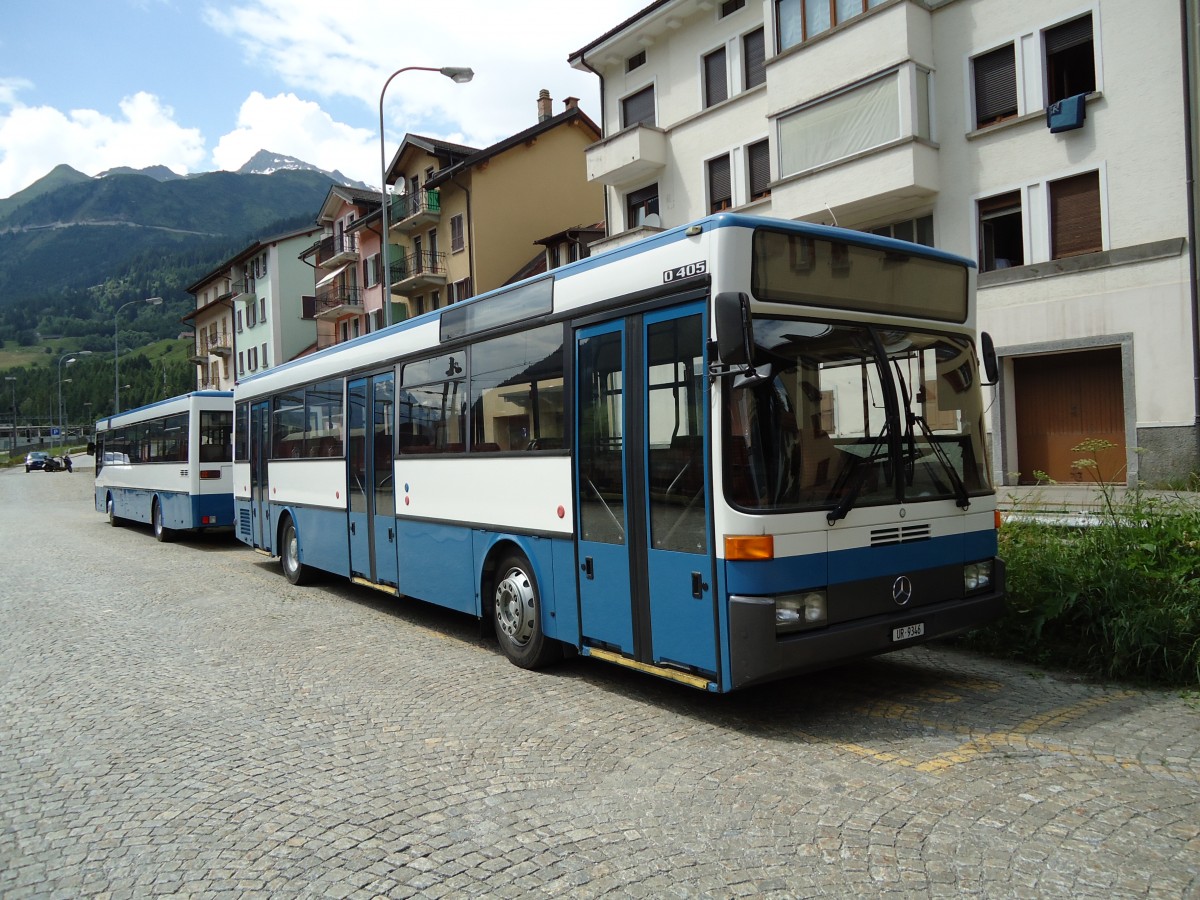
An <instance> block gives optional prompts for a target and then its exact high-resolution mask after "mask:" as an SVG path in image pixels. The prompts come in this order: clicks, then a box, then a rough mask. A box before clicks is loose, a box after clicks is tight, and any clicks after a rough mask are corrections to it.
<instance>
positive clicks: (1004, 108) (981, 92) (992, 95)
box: [971, 44, 1017, 128]
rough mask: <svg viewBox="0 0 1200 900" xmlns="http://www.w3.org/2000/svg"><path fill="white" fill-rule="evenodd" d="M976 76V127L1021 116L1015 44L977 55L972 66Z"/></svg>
mask: <svg viewBox="0 0 1200 900" xmlns="http://www.w3.org/2000/svg"><path fill="white" fill-rule="evenodd" d="M971 67H972V71H973V72H974V75H975V127H976V128H983V127H985V126H987V125H994V124H996V123H997V122H1003V121H1004V120H1005V119H1010V118H1012V117H1013V116H1015V115H1016V114H1017V61H1016V54H1015V51H1014V50H1013V45H1012V44H1005V45H1004V46H1003V47H1000V48H999V49H997V50H993V51H991V52H990V53H984V54H983V55H982V56H977V57H975V59H974V60H973V61H972V63H971Z"/></svg>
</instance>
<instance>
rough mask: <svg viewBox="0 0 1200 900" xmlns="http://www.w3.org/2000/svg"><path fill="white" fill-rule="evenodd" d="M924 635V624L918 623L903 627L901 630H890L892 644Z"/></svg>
mask: <svg viewBox="0 0 1200 900" xmlns="http://www.w3.org/2000/svg"><path fill="white" fill-rule="evenodd" d="M924 634H925V623H924V622H918V623H917V624H916V625H905V626H903V627H901V628H893V629H892V642H893V643H895V642H896V641H908V640H912V639H913V638H918V637H921V636H922V635H924Z"/></svg>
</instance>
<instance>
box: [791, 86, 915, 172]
mask: <svg viewBox="0 0 1200 900" xmlns="http://www.w3.org/2000/svg"><path fill="white" fill-rule="evenodd" d="M899 86H900V78H899V72H898V71H892V72H890V73H888V74H886V75H884V76H882V77H880V78H877V79H875V80H874V81H870V82H867V83H866V84H864V85H861V86H859V87H857V88H854V89H853V90H849V91H845V92H843V93H840V94H835V95H834V96H832V97H829V98H827V99H824V100H820V101H818V102H816V103H813V104H810V105H808V106H805V107H803V108H801V109H799V110H797V111H796V112H794V113H790V114H789V115H787V116H784V117H782V118H781V119H780V120H779V168H780V170H779V175H780V177H781V178H785V177H787V176H788V175H795V174H796V173H797V172H805V171H808V170H809V169H815V168H817V167H818V166H823V165H826V164H828V163H832V162H836V161H837V160H839V159H844V158H846V157H848V156H853V155H855V154H857V153H862V152H864V151H867V150H870V149H872V148H874V147H879V146H882V145H883V144H886V143H888V142H890V141H894V140H896V139H898V138H900V137H901V132H900V87H899ZM914 124H915V123H914Z"/></svg>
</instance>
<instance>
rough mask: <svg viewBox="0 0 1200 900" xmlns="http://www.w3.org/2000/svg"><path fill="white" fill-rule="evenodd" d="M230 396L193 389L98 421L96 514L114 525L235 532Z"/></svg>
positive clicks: (166, 536) (165, 531) (167, 531)
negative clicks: (102, 514) (124, 523)
mask: <svg viewBox="0 0 1200 900" xmlns="http://www.w3.org/2000/svg"><path fill="white" fill-rule="evenodd" d="M232 431H233V394H232V393H230V392H229V391H195V392H193V393H190V394H183V395H182V396H179V397H172V398H171V399H170V400H163V401H160V402H158V403H151V404H149V405H148V406H142V407H139V408H138V409H131V410H128V411H127V412H123V413H120V414H118V415H115V416H110V417H109V418H107V419H101V420H100V421H99V422H97V423H96V445H95V447H89V450H91V451H93V452H94V453H95V455H96V509H97V511H99V512H104V513H107V514H108V521H109V523H110V524H112V525H119V524H121V522H122V521H123V520H129V521H133V522H145V523H149V524H150V525H151V526H153V528H154V536H155V537H156V538H158V540H160V541H169V540H171V538H172V537H174V535H175V534H176V532H180V531H208V530H212V529H218V528H225V529H228V528H231V527H232V526H233V439H232Z"/></svg>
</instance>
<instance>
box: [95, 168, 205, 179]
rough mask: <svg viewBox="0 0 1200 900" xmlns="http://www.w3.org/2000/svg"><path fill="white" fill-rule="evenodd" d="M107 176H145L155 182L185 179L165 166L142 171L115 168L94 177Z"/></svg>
mask: <svg viewBox="0 0 1200 900" xmlns="http://www.w3.org/2000/svg"><path fill="white" fill-rule="evenodd" d="M109 175H145V176H146V177H147V178H153V179H154V180H155V181H174V180H175V179H176V178H184V177H186V176H183V175H180V174H178V173H177V172H175V171H173V170H171V169H168V168H167V167H166V166H147V167H146V168H144V169H131V168H129V166H117V167H116V168H115V169H106V170H105V171H103V172H101V173H100V174H99V175H97V176H96V177H97V178H107V177H108V176H109Z"/></svg>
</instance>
